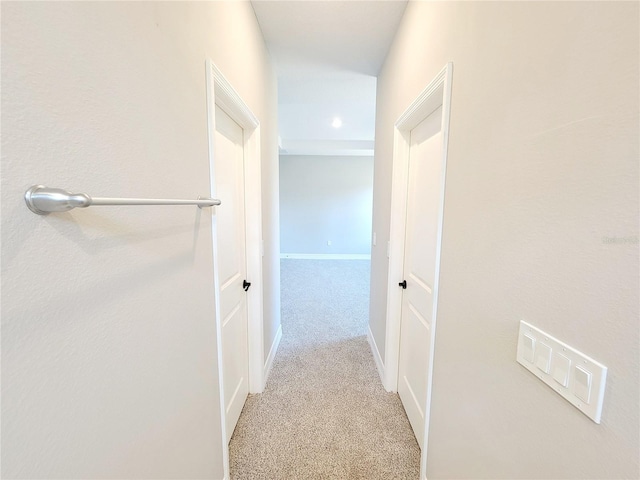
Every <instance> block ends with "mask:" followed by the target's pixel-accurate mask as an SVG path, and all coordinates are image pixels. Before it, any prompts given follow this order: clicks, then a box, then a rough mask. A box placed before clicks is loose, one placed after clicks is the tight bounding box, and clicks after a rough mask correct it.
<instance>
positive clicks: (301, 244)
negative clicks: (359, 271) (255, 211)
mask: <svg viewBox="0 0 640 480" xmlns="http://www.w3.org/2000/svg"><path fill="white" fill-rule="evenodd" d="M372 188H373V158H371V157H356V156H353V157H334V156H297V155H282V156H281V157H280V212H281V219H280V234H281V249H282V253H307V254H365V255H366V254H369V252H370V251H371V246H370V245H371V201H372V199H371V195H372ZM328 240H330V241H331V245H327V241H328Z"/></svg>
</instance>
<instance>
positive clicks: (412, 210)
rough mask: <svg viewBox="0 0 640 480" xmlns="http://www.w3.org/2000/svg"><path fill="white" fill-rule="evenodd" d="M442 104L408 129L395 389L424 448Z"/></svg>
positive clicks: (437, 218)
mask: <svg viewBox="0 0 640 480" xmlns="http://www.w3.org/2000/svg"><path fill="white" fill-rule="evenodd" d="M441 120H442V108H439V109H437V110H436V111H435V112H433V113H432V114H431V115H429V116H428V117H427V118H426V119H425V120H423V121H422V122H421V123H420V124H419V125H418V126H416V127H415V128H414V129H413V130H412V131H411V142H410V150H409V180H408V182H409V184H408V194H407V195H408V196H407V223H406V234H405V235H406V236H405V258H404V281H406V288H405V289H404V290H403V295H402V318H401V324H400V358H399V363H398V394H399V395H400V399H401V400H402V404H403V406H404V409H405V411H406V412H407V417H408V418H409V422H410V423H411V427H412V428H413V432H414V433H415V435H416V439H417V440H418V444H419V445H420V448H422V446H423V445H422V443H423V439H424V425H425V409H426V405H427V393H428V392H427V385H428V374H429V362H430V354H431V351H430V349H431V344H432V341H431V337H432V335H433V328H432V320H433V319H432V317H433V295H434V291H433V290H434V284H435V275H436V261H437V259H436V251H437V247H436V246H437V241H438V228H439V224H440V222H439V215H440V195H441V188H442V167H443V166H442V148H443V147H442V131H441Z"/></svg>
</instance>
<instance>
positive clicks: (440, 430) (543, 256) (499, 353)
mask: <svg viewBox="0 0 640 480" xmlns="http://www.w3.org/2000/svg"><path fill="white" fill-rule="evenodd" d="M638 13H639V11H638V3H637V2H634V3H631V2H629V3H623V2H603V3H597V2H570V3H562V2H495V3H490V2H410V3H409V5H408V7H407V10H406V14H405V17H404V19H403V21H402V24H401V27H400V29H399V31H398V33H397V36H396V38H395V40H394V44H393V46H392V47H391V50H390V53H389V56H388V57H387V60H386V62H385V65H384V67H383V69H382V71H381V74H380V77H379V79H378V95H379V96H378V100H377V113H378V118H377V125H376V156H375V169H376V170H375V183H374V199H375V200H374V225H373V230H374V231H375V232H377V233H378V246H377V247H374V248H373V254H372V291H371V299H372V302H371V305H372V306H371V327H372V331H373V333H374V335H375V338H376V341H377V343H378V345H379V346H380V345H381V344H382V343H383V338H384V328H385V324H384V322H385V320H384V312H385V308H384V307H385V305H384V304H385V298H384V297H385V294H386V278H385V274H386V270H387V259H386V256H385V252H384V250H385V249H386V240H387V238H385V236H388V230H389V217H390V211H389V199H390V189H391V183H390V182H391V157H392V147H393V123H394V122H395V121H396V120H397V118H398V117H399V115H400V114H401V113H402V112H403V110H404V109H405V108H406V107H407V106H408V105H409V104H410V103H411V102H412V101H413V99H414V98H415V97H416V96H417V95H418V93H419V92H420V91H421V90H422V89H423V88H424V87H425V86H426V85H427V84H428V83H429V82H430V81H431V79H432V78H433V77H434V76H435V75H436V73H438V71H439V70H440V69H441V68H442V67H443V66H444V65H445V63H446V62H448V61H452V62H454V74H453V97H452V111H451V134H450V135H451V136H450V143H449V161H448V172H447V187H446V199H445V218H444V237H443V249H442V270H441V290H440V311H439V319H438V332H437V335H436V347H435V373H434V380H433V381H434V383H433V388H434V390H433V406H432V412H431V413H432V424H431V436H430V441H429V451H428V462H429V464H428V468H427V476H428V478H429V479H430V480H435V479H438V478H491V479H495V478H556V479H559V478H562V479H566V478H572V479H584V478H600V479H604V478H607V479H613V478H638V476H639V474H640V472H639V471H638V451H639V444H638V432H639V422H638V413H639V402H638V394H639V385H638V373H639V372H638V359H639V352H638V343H639V342H638V340H639V339H638V328H639V323H638V290H639V288H638V287H639V285H638V218H639V215H638V214H639V211H638V153H639V152H638V127H639V125H638V82H639V78H638V62H639V41H638V40H639V28H638ZM520 319H526V320H528V321H530V322H531V323H533V324H535V325H538V326H540V327H541V328H543V329H544V330H546V331H548V332H549V333H551V334H553V335H554V336H557V337H558V338H560V339H562V340H564V341H566V342H567V343H569V344H571V345H572V346H574V347H576V348H578V349H580V350H582V351H584V352H585V353H587V354H589V355H591V356H593V357H594V358H596V359H597V360H599V361H601V362H603V363H604V364H606V365H608V366H609V379H608V382H607V392H606V395H605V400H604V410H603V417H602V424H601V425H596V424H594V423H593V422H592V421H591V420H589V419H588V418H587V417H586V416H584V415H583V414H582V413H580V412H579V411H578V410H577V409H575V408H574V407H572V406H571V405H570V404H569V403H568V402H566V401H565V400H563V399H562V398H561V397H560V396H558V395H557V394H555V393H553V392H552V391H551V390H550V389H549V388H548V387H546V386H545V385H543V384H542V383H541V382H540V381H539V380H537V379H536V378H534V377H533V376H532V375H531V374H530V373H528V372H527V371H525V370H524V369H523V368H522V367H521V366H519V365H518V364H517V363H516V361H515V352H516V340H517V330H518V322H519V320H520Z"/></svg>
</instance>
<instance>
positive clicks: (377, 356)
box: [367, 326, 385, 385]
mask: <svg viewBox="0 0 640 480" xmlns="http://www.w3.org/2000/svg"><path fill="white" fill-rule="evenodd" d="M367 340H368V341H369V347H370V348H371V353H372V354H373V359H374V360H375V362H376V367H377V368H378V375H380V381H381V382H382V384H383V385H384V380H385V375H384V362H383V361H382V357H381V356H380V350H378V345H376V341H375V339H374V338H373V333H371V326H369V328H368V330H367Z"/></svg>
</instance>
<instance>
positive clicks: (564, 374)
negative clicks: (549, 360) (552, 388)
mask: <svg viewBox="0 0 640 480" xmlns="http://www.w3.org/2000/svg"><path fill="white" fill-rule="evenodd" d="M570 370H571V360H569V359H568V358H567V357H565V356H564V355H562V354H561V353H559V354H558V355H556V356H555V357H554V358H553V379H554V380H555V381H556V382H558V383H559V384H560V385H562V386H563V387H566V386H567V385H568V383H569V371H570Z"/></svg>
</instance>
